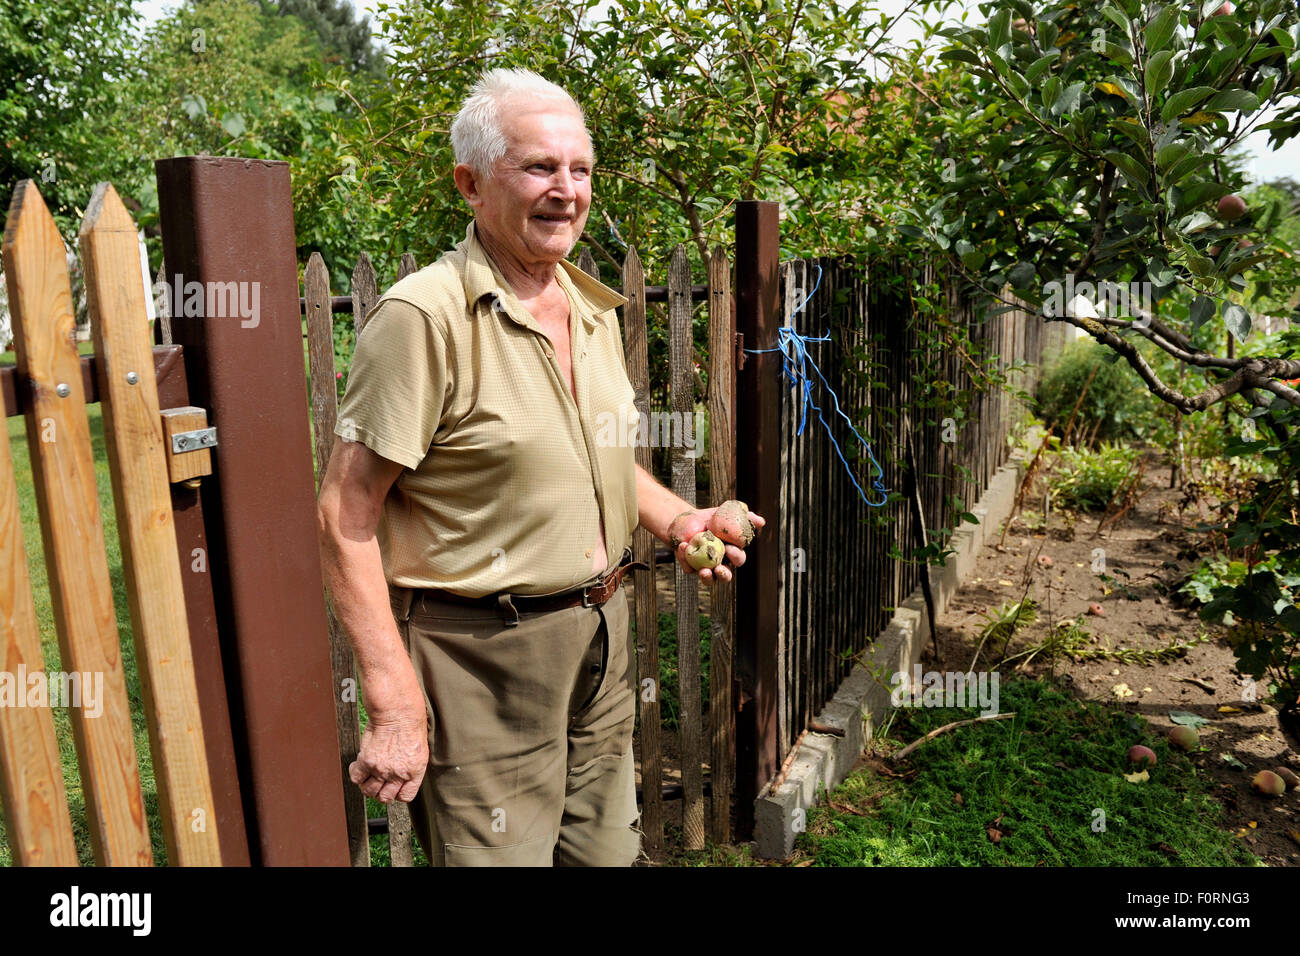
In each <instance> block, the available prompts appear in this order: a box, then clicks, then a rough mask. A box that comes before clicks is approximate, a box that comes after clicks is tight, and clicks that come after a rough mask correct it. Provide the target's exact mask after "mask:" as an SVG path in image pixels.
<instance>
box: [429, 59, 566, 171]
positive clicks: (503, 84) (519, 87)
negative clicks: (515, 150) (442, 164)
mask: <svg viewBox="0 0 1300 956" xmlns="http://www.w3.org/2000/svg"><path fill="white" fill-rule="evenodd" d="M516 96H518V97H527V98H529V99H532V100H538V99H543V100H553V101H556V100H557V101H559V102H562V103H564V104H566V105H568V106H570V107H572V108H573V111H574V112H575V113H577V114H578V116H579V117H581V118H582V121H583V128H584V130H585V129H586V123H587V120H586V116H585V115H584V114H583V112H582V107H581V106H579V105H578V102H577V100H575V99H574V98H573V97H572V96H570V95H569V93H568V91H566V90H565V89H564V88H563V87H560V86H556V85H555V84H554V83H552V82H551V81H550V80H548V79H546V78H545V77H542V76H539V75H538V74H536V73H534V72H533V71H532V70H523V69H513V70H507V69H503V68H498V69H495V70H488V71H487V72H486V73H484V74H483V75H482V76H480V77H479V78H478V82H477V83H475V84H474V88H473V89H472V90H470V93H469V96H467V97H465V101H464V102H463V103H462V104H461V107H460V112H458V113H457V114H456V119H455V120H454V121H453V122H452V124H451V148H452V150H453V152H454V153H455V156H456V162H457V163H458V164H459V163H464V164H465V165H467V166H469V167H470V169H472V170H474V172H475V173H476V174H478V175H480V176H489V175H491V173H492V168H493V166H495V165H496V161H497V160H498V159H500V158H501V157H502V156H504V155H505V154H506V137H505V133H504V132H503V131H502V129H501V106H502V104H503V103H505V102H506V101H507V100H508V99H511V98H512V97H516ZM587 139H588V140H589V141H590V139H591V134H590V133H588V134H587Z"/></svg>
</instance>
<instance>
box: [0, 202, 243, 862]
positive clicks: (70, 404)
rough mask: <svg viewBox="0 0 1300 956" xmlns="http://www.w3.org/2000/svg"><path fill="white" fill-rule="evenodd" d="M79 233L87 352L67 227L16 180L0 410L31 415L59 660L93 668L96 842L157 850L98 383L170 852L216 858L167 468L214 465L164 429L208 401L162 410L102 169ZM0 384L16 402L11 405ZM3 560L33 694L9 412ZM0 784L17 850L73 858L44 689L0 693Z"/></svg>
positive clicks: (2, 612)
mask: <svg viewBox="0 0 1300 956" xmlns="http://www.w3.org/2000/svg"><path fill="white" fill-rule="evenodd" d="M81 250H82V255H83V266H84V269H85V276H86V289H87V296H88V300H89V310H90V321H91V329H92V333H93V337H94V343H95V356H94V360H93V361H91V362H86V361H83V360H82V359H81V358H80V357H79V356H78V354H77V349H76V342H75V337H74V334H73V327H74V319H73V313H72V308H71V298H70V288H69V280H68V268H67V262H66V260H65V257H64V247H63V242H62V240H61V238H60V236H59V232H58V229H57V227H56V226H55V224H54V220H53V218H52V217H51V216H50V213H49V211H48V209H47V208H46V206H45V203H44V200H43V199H42V197H41V195H40V192H39V191H38V189H37V188H36V186H35V184H34V183H33V182H32V181H31V180H24V181H23V182H21V183H19V185H18V187H17V189H16V190H15V192H14V194H13V199H12V202H11V204H10V207H9V214H8V220H7V222H6V229H5V236H4V269H5V281H6V284H7V287H8V293H9V306H10V309H11V312H12V316H13V332H14V337H15V344H16V350H17V358H18V363H17V368H16V370H15V371H14V373H13V382H12V390H10V389H8V388H7V389H5V390H4V391H0V419H5V418H7V417H8V416H9V415H16V414H23V415H25V418H26V426H27V440H28V448H29V451H30V454H31V461H32V472H33V476H34V479H35V485H36V487H35V491H36V500H37V505H38V508H39V512H40V525H41V532H42V538H43V543H44V549H45V564H46V569H47V572H48V575H49V582H50V595H51V598H52V602H53V611H54V621H55V627H56V629H57V632H58V640H59V647H60V653H61V657H62V666H63V668H64V669H65V672H66V675H71V674H72V673H74V672H75V673H76V674H78V675H80V679H81V681H82V682H83V684H82V686H81V688H80V689H81V691H82V695H83V700H82V704H83V705H82V706H72V707H71V708H70V717H71V722H72V731H73V737H74V740H75V743H76V751H77V763H78V769H79V771H80V776H81V785H82V792H83V795H84V798H85V802H86V809H87V817H88V819H89V826H90V837H91V843H92V846H93V851H94V858H95V862H96V863H97V864H100V865H112V866H148V865H150V864H151V863H152V862H153V853H152V849H151V840H150V834H149V830H148V821H147V820H146V815H145V800H144V796H143V794H142V791H141V786H140V776H139V770H138V767H137V761H136V753H135V741H134V736H133V733H132V726H131V712H130V706H129V702H128V698H127V689H126V682H125V677H124V673H123V667H122V658H121V649H120V646H119V636H118V628H117V622H116V617H115V613H114V607H113V593H112V589H111V585H110V580H109V568H108V562H107V557H106V551H105V544H104V531H103V526H102V523H101V517H100V507H99V496H98V491H97V489H96V484H95V469H94V463H93V458H92V452H91V443H90V430H89V424H88V418H87V413H86V403H87V402H88V401H96V400H97V401H100V402H102V406H103V417H104V432H105V440H106V444H107V451H108V459H109V466H110V471H111V474H112V483H113V494H114V505H115V510H116V514H117V524H118V533H119V536H120V539H121V545H122V557H123V565H124V570H125V573H126V580H127V587H128V592H129V604H130V615H131V625H132V629H133V633H134V638H135V647H136V655H137V660H138V662H139V673H140V681H141V686H142V689H143V696H144V711H145V717H146V721H147V724H148V729H149V742H150V748H151V752H152V755H153V763H154V768H155V772H156V777H157V785H158V798H159V804H160V808H161V815H162V827H163V838H164V841H165V846H166V849H167V856H168V860H169V861H170V862H171V863H173V864H180V865H187V866H195V865H219V864H220V863H221V860H222V858H221V851H220V846H219V843H218V828H217V825H216V819H217V815H216V813H214V806H213V795H212V789H211V786H210V781H209V775H208V760H207V754H206V751H205V746H204V733H203V726H202V723H201V720H200V709H199V699H198V691H197V687H196V682H195V673H194V662H193V658H192V655H191V646H190V635H189V626H188V622H187V616H186V604H185V598H184V595H183V588H182V581H181V563H180V555H179V551H178V546H177V537H176V533H175V529H174V524H173V514H172V500H171V492H170V488H171V484H172V482H174V481H179V480H183V479H193V478H195V477H196V476H197V475H201V474H205V473H207V471H209V470H210V468H209V467H208V465H207V456H208V452H207V451H206V450H200V451H196V452H193V453H187V454H184V455H175V456H173V454H172V452H171V451H170V444H169V438H170V436H171V434H172V432H173V426H177V425H178V423H182V422H183V424H180V425H179V430H186V429H189V428H192V427H194V424H195V421H194V416H195V415H196V414H197V415H198V416H199V417H200V418H201V417H202V410H201V409H192V408H187V409H181V410H180V411H181V413H182V414H181V415H180V416H179V417H177V416H174V415H169V412H172V411H174V410H172V409H166V410H164V409H160V406H159V397H158V394H159V393H158V386H157V381H156V378H155V356H154V354H153V347H152V341H151V339H150V333H149V324H148V319H147V311H146V304H145V298H144V289H143V286H142V283H141V282H140V255H139V247H138V245H137V238H136V226H135V224H134V223H133V222H132V221H131V217H130V215H129V214H128V213H127V211H126V208H125V207H124V206H123V205H122V202H121V200H120V199H119V197H118V195H117V193H116V191H115V190H114V189H113V188H112V186H110V185H109V184H107V183H101V184H100V185H99V186H98V187H97V188H96V190H95V193H94V196H93V198H92V199H91V202H90V205H89V207H88V209H87V212H86V216H85V219H84V221H83V223H82V227H81ZM90 366H93V370H92V369H91V368H90ZM92 390H93V391H95V392H97V393H98V394H97V396H96V395H92V394H90V393H91V391H92ZM5 391H9V392H10V394H11V395H13V396H14V398H15V402H16V404H17V405H19V406H21V407H13V408H6V403H5V398H4V392H5ZM180 471H184V474H183V475H181V474H180V473H179V472H180ZM187 561H188V555H187ZM0 568H3V569H4V574H3V575H2V576H0V628H3V633H2V634H0V638H2V640H0V648H2V649H3V658H2V660H0V663H2V665H3V666H2V667H0V670H2V671H3V675H0V677H2V678H3V679H7V680H8V681H9V682H10V686H11V687H16V692H17V693H18V694H25V693H27V690H28V688H25V687H21V686H17V683H18V682H17V679H16V678H17V675H18V674H21V673H26V674H27V675H41V676H42V677H44V676H45V675H46V670H45V660H44V656H43V654H42V650H41V640H40V633H39V630H38V627H37V623H36V616H35V605H34V601H33V596H32V591H31V580H30V577H29V574H28V566H27V560H26V552H25V549H24V543H23V533H22V526H21V523H20V520H19V511H18V495H17V486H16V483H15V477H14V470H13V458H12V453H11V450H10V446H9V439H8V432H7V430H6V429H0ZM101 680H102V700H101V701H100V702H99V703H98V704H97V705H96V709H98V708H99V707H102V713H99V714H98V715H96V714H94V713H91V712H88V710H87V707H86V706H85V703H86V701H85V699H84V697H85V693H86V690H87V688H86V687H85V682H87V681H90V682H93V683H94V685H95V686H96V687H98V686H99V682H100V681H101ZM71 682H72V680H71V678H70V677H68V680H67V681H66V682H61V683H62V684H63V686H65V687H66V686H68V685H69V684H70V683H71ZM37 683H39V679H38V682H37ZM50 686H51V687H52V686H53V681H51V682H50ZM73 703H74V704H75V703H76V700H75V697H74V698H73ZM50 704H53V702H52V701H51V702H50ZM0 798H2V799H3V803H4V813H5V820H6V823H7V825H8V834H9V842H10V846H11V848H12V850H13V853H14V858H15V859H16V861H17V862H18V863H20V864H22V865H69V866H75V865H76V864H77V853H76V847H75V844H74V841H73V831H72V826H71V822H70V818H69V812H68V799H67V794H66V792H65V788H64V780H63V771H62V768H61V766H60V763H59V747H58V743H57V741H56V738H55V729H54V721H53V718H52V716H51V711H50V709H49V706H45V705H40V706H23V705H22V704H20V703H18V702H17V701H15V700H5V699H4V697H3V696H0Z"/></svg>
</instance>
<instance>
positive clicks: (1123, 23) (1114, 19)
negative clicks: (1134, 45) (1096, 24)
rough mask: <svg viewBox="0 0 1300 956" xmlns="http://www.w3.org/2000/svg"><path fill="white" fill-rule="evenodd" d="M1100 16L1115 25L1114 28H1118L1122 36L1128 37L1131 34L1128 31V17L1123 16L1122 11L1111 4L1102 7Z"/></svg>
mask: <svg viewBox="0 0 1300 956" xmlns="http://www.w3.org/2000/svg"><path fill="white" fill-rule="evenodd" d="M1101 15H1102V16H1104V17H1105V18H1106V19H1107V20H1109V21H1110V22H1111V23H1113V24H1115V26H1117V27H1119V28H1120V31H1121V32H1122V33H1123V34H1124V36H1128V35H1129V33H1130V32H1131V31H1130V29H1129V21H1128V17H1127V16H1126V15H1125V14H1124V11H1123V10H1121V9H1120V8H1119V7H1117V6H1115V5H1114V4H1113V3H1108V4H1106V5H1105V6H1104V7H1102V8H1101Z"/></svg>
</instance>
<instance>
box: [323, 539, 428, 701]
mask: <svg viewBox="0 0 1300 956" xmlns="http://www.w3.org/2000/svg"><path fill="white" fill-rule="evenodd" d="M321 543H322V548H321V552H322V554H321V557H322V559H323V561H322V563H323V565H324V571H325V584H326V586H327V587H328V588H329V592H330V599H331V604H332V606H333V608H334V614H335V616H336V617H337V618H338V621H339V624H340V625H341V626H342V628H343V632H344V633H345V634H346V635H347V637H348V643H349V644H350V645H351V646H352V653H353V656H354V657H355V658H356V663H357V676H358V677H359V678H360V679H361V687H362V690H363V692H364V694H365V699H366V706H367V708H368V709H370V710H384V711H388V712H396V711H402V710H411V711H415V710H416V709H417V708H418V709H419V711H420V713H421V715H422V714H423V709H424V704H423V698H422V695H421V692H420V686H419V682H418V681H417V680H416V676H415V668H414V667H412V666H411V659H410V655H409V654H408V653H407V650H406V646H405V645H404V644H403V643H402V636H401V634H400V633H399V632H398V630H397V625H396V623H395V622H394V621H393V612H392V608H391V607H390V606H389V602H388V584H387V582H386V581H385V580H384V568H383V561H382V559H381V557H380V553H379V544H378V542H377V540H376V539H375V538H374V537H373V536H371V537H369V538H367V539H353V538H349V537H348V536H347V535H346V534H342V533H339V531H338V530H337V529H336V528H331V527H330V526H329V525H328V524H327V525H326V526H325V529H324V530H323V533H322V535H321ZM336 690H337V689H336Z"/></svg>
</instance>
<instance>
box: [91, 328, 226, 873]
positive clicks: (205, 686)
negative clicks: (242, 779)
mask: <svg viewBox="0 0 1300 956" xmlns="http://www.w3.org/2000/svg"><path fill="white" fill-rule="evenodd" d="M168 334H169V335H170V332H169V333H168ZM153 362H154V375H155V376H156V377H157V380H158V404H159V406H160V407H162V408H184V407H185V406H187V405H190V404H192V403H191V402H190V387H189V382H188V381H187V380H186V378H185V360H184V358H183V356H182V355H181V347H180V346H179V345H156V346H154V350H153ZM90 397H93V398H94V400H96V401H98V394H96V395H95V396H90ZM203 480H211V479H210V478H209V479H196V480H194V481H192V482H182V483H180V484H174V485H172V486H171V497H172V523H173V526H174V528H175V531H176V549H177V551H178V553H179V557H180V562H181V585H182V587H183V588H184V591H185V617H186V620H187V621H188V622H189V626H190V656H191V657H193V659H194V678H195V681H196V683H197V684H198V691H199V713H200V715H202V718H203V744H204V747H205V749H206V750H207V755H208V777H209V779H210V780H211V783H212V804H213V807H214V808H215V810H216V818H217V835H218V836H219V838H220V840H221V864H222V866H248V864H249V856H248V833H247V831H246V829H245V826H244V806H243V802H242V800H241V799H240V794H239V770H238V767H237V766H236V762H235V741H234V738H233V737H232V736H231V730H230V704H229V703H228V702H227V700H226V679H225V668H224V665H223V664H222V661H221V640H220V634H219V633H218V630H217V611H216V606H215V604H214V603H213V600H212V563H211V558H210V555H209V554H208V537H207V530H206V526H205V525H204V523H203V500H202V496H201V495H200V493H199V488H200V487H201V486H202V482H203ZM191 485H192V487H191Z"/></svg>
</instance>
